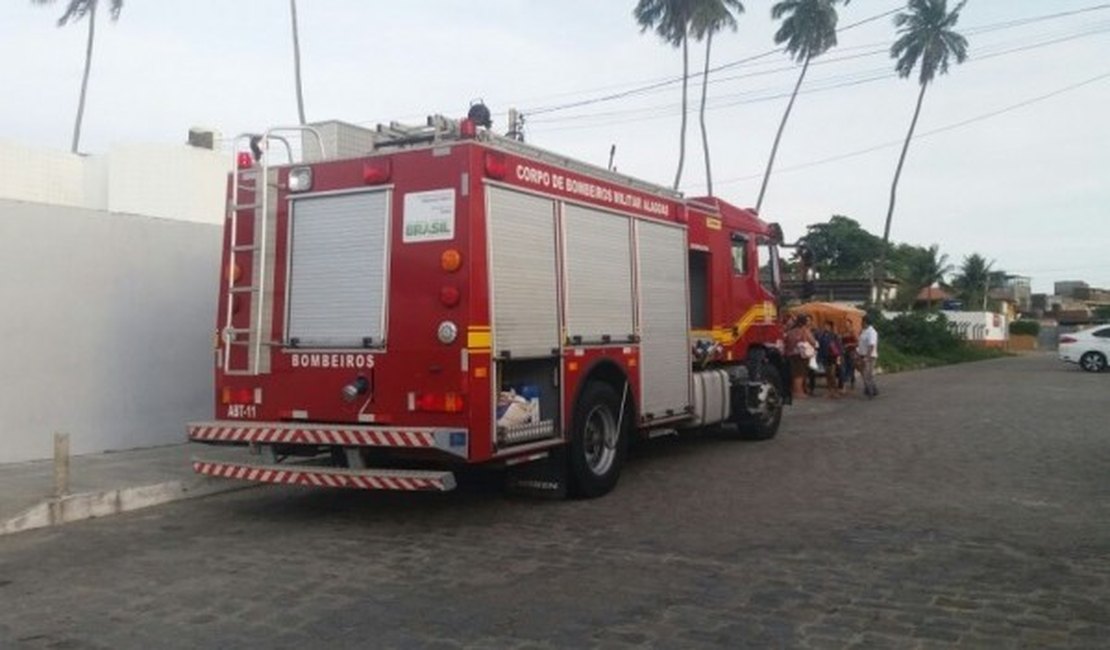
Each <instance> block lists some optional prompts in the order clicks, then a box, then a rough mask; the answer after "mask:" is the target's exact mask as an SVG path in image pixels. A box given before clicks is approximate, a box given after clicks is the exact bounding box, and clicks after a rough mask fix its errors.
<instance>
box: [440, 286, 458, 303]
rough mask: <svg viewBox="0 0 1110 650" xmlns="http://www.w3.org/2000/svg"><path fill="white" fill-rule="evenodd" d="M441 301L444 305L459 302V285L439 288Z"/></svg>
mask: <svg viewBox="0 0 1110 650" xmlns="http://www.w3.org/2000/svg"><path fill="white" fill-rule="evenodd" d="M439 302H440V303H442V304H443V306H444V307H454V306H456V305H458V304H459V290H458V288H457V287H452V286H446V287H441V288H440V290H439Z"/></svg>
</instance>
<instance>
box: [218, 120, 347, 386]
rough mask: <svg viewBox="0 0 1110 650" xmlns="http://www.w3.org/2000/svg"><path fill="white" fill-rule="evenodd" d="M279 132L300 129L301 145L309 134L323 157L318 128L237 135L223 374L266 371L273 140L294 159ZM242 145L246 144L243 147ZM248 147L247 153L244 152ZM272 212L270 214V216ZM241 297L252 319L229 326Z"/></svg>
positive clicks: (229, 206) (274, 209)
mask: <svg viewBox="0 0 1110 650" xmlns="http://www.w3.org/2000/svg"><path fill="white" fill-rule="evenodd" d="M282 133H298V134H300V136H301V147H302V149H303V148H304V138H305V137H306V136H308V135H311V136H312V137H314V138H315V140H316V146H317V147H318V152H319V156H320V158H321V159H325V158H326V157H327V156H326V153H325V151H324V141H323V138H321V137H320V132H319V131H317V130H316V129H315V128H313V127H310V126H282V127H274V128H271V129H268V130H267V131H266V132H265V133H264V134H262V135H258V134H255V133H241V134H239V135H237V136H235V139H234V141H233V143H232V151H231V156H232V165H231V168H232V175H231V200H230V201H229V202H228V204H227V214H226V218H227V220H228V221H229V222H230V223H229V227H230V229H231V234H230V238H229V242H228V257H227V265H228V268H227V269H225V271H226V273H227V286H226V289H227V304H226V305H225V318H224V324H223V330H222V332H221V336H222V338H223V342H224V351H223V372H224V374H227V375H259V374H265V373H267V372H269V370H270V355H269V350H268V349H266V350H264V348H268V347H269V346H270V345H271V344H272V341H271V340H270V327H271V325H272V321H273V319H272V318H268V316H270V314H268V313H267V309H268V307H269V305H270V304H271V303H272V302H273V300H272V295H271V294H272V292H273V287H272V282H270V281H269V280H270V278H269V277H268V275H267V274H272V273H273V268H272V266H273V265H272V258H273V256H274V250H275V246H274V240H275V237H274V236H273V235H274V233H272V232H271V230H272V229H273V228H274V227H275V226H276V221H277V219H276V213H277V205H276V203H275V202H274V201H272V200H271V193H272V192H273V191H274V190H276V189H277V170H276V169H273V167H274V166H275V165H274V164H273V163H272V161H271V160H270V155H269V154H270V151H271V149H272V146H271V145H272V144H274V143H279V144H281V145H283V146H284V148H285V153H286V157H287V159H288V162H287V163H286V164H289V165H292V164H294V162H295V161H294V160H293V147H292V146H290V144H289V140H288V139H287V138H286V137H285V136H283V135H281V134H282ZM244 145H245V146H246V149H244V148H243V146H244ZM247 149H249V151H250V153H246V151H247ZM244 154H245V155H250V156H251V164H250V165H249V166H246V165H240V156H241V155H244ZM302 158H303V152H302ZM271 175H272V176H273V178H271ZM271 212H273V213H274V214H273V215H271ZM271 216H273V217H274V218H271ZM240 218H249V219H251V226H252V227H251V237H250V241H240V237H239V220H240ZM248 269H249V273H250V275H249V276H248V277H249V278H250V283H249V284H238V280H239V277H240V276H241V275H242V274H243V273H247V272H248ZM239 296H246V297H247V298H248V300H246V301H245V302H246V303H247V307H248V308H249V309H250V321H249V325H248V326H247V327H235V326H234V325H233V320H234V317H235V313H234V311H235V310H234V305H235V304H236V298H237V297H239ZM240 302H243V301H240ZM236 347H245V348H246V355H245V357H244V361H242V362H241V363H240V364H236V363H235V362H233V361H232V357H233V355H232V350H233V349H234V348H236Z"/></svg>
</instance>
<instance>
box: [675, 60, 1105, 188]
mask: <svg viewBox="0 0 1110 650" xmlns="http://www.w3.org/2000/svg"><path fill="white" fill-rule="evenodd" d="M1105 79H1110V72H1105V73H1103V74H1100V75H1096V76H1094V77H1090V78H1088V79H1084V80H1083V81H1080V82H1077V83H1074V84H1071V85H1069V86H1065V87H1063V88H1058V89H1056V90H1054V91H1052V92H1048V93H1045V94H1043V95H1038V96H1036V97H1031V98H1029V99H1026V100H1023V101H1020V102H1018V103H1016V104H1010V105H1009V106H1004V107H1002V108H999V109H996V110H993V111H990V112H987V113H982V114H980V115H976V116H975V117H971V118H968V119H966V120H961V121H959V122H953V123H952V124H946V125H944V126H941V127H937V128H935V129H931V130H929V131H922V132H921V133H917V134H915V135H914V136H913V140H918V139H921V138H928V137H931V136H934V135H938V134H941V133H945V132H947V131H952V130H954V129H959V128H963V127H965V126H968V125H970V124H975V123H977V122H982V121H984V120H989V119H991V118H994V117H998V116H999V115H1004V114H1006V113H1010V112H1013V111H1016V110H1019V109H1022V108H1025V107H1026V106H1031V105H1033V104H1038V103H1040V102H1043V101H1046V100H1049V99H1052V98H1053V97H1057V96H1059V95H1063V94H1065V93H1069V92H1071V91H1073V90H1078V89H1079V88H1082V87H1084V86H1089V85H1091V84H1094V83H1098V82H1100V81H1103V80H1105ZM903 142H905V139H898V140H890V141H887V142H883V143H881V144H876V145H873V146H870V147H867V148H865V149H857V150H855V151H850V152H848V153H843V154H839V155H836V156H829V157H828V158H821V159H818V160H813V161H810V162H806V163H800V164H797V165H790V166H786V167H782V168H781V169H780V170H778V172H777V173H787V172H792V171H799V170H802V169H808V168H810V167H816V166H818V165H826V164H828V163H833V162H839V161H841V160H847V159H848V158H856V157H859V156H863V155H866V154H869V153H873V152H875V151H880V150H882V149H889V148H891V147H897V146H901V145H902V143H903ZM762 177H763V173H762V172H760V173H758V174H749V175H747V176H738V177H735V178H728V179H724V180H721V181H718V184H720V185H728V184H732V183H740V182H743V181H750V180H756V179H759V178H762ZM693 187H700V186H696V185H695V186H693Z"/></svg>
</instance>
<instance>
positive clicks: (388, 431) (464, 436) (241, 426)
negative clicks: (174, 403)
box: [186, 420, 470, 458]
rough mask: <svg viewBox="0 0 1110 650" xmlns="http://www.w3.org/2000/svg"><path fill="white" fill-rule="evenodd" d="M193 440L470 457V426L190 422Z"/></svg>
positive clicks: (189, 429) (189, 430) (190, 433)
mask: <svg viewBox="0 0 1110 650" xmlns="http://www.w3.org/2000/svg"><path fill="white" fill-rule="evenodd" d="M186 428H187V430H188V432H189V440H191V441H193V442H203V443H216V444H218V443H223V444H240V445H245V444H249V443H256V444H267V445H269V444H280V445H313V446H320V445H331V446H341V447H389V448H396V449H428V450H439V451H442V452H446V453H448V454H451V455H452V456H457V457H459V458H466V457H467V445H468V442H469V438H470V436H469V432H468V431H467V430H466V429H453V428H433V427H381V426H362V425H328V424H314V423H309V422H303V423H302V422H292V423H291V422H243V421H236V420H217V421H212V422H190V423H189V424H188V425H187V427H186Z"/></svg>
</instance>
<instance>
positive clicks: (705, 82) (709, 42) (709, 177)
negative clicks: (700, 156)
mask: <svg viewBox="0 0 1110 650" xmlns="http://www.w3.org/2000/svg"><path fill="white" fill-rule="evenodd" d="M712 47H713V32H709V33H708V34H706V36H705V72H703V73H702V76H701V115H700V118H701V147H702V149H703V150H704V152H705V185H706V187H707V189H708V191H709V196H713V167H712V166H711V165H710V163H709V133H708V131H706V129H705V95H706V92H707V91H708V90H709V52H710V50H711V49H712Z"/></svg>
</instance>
